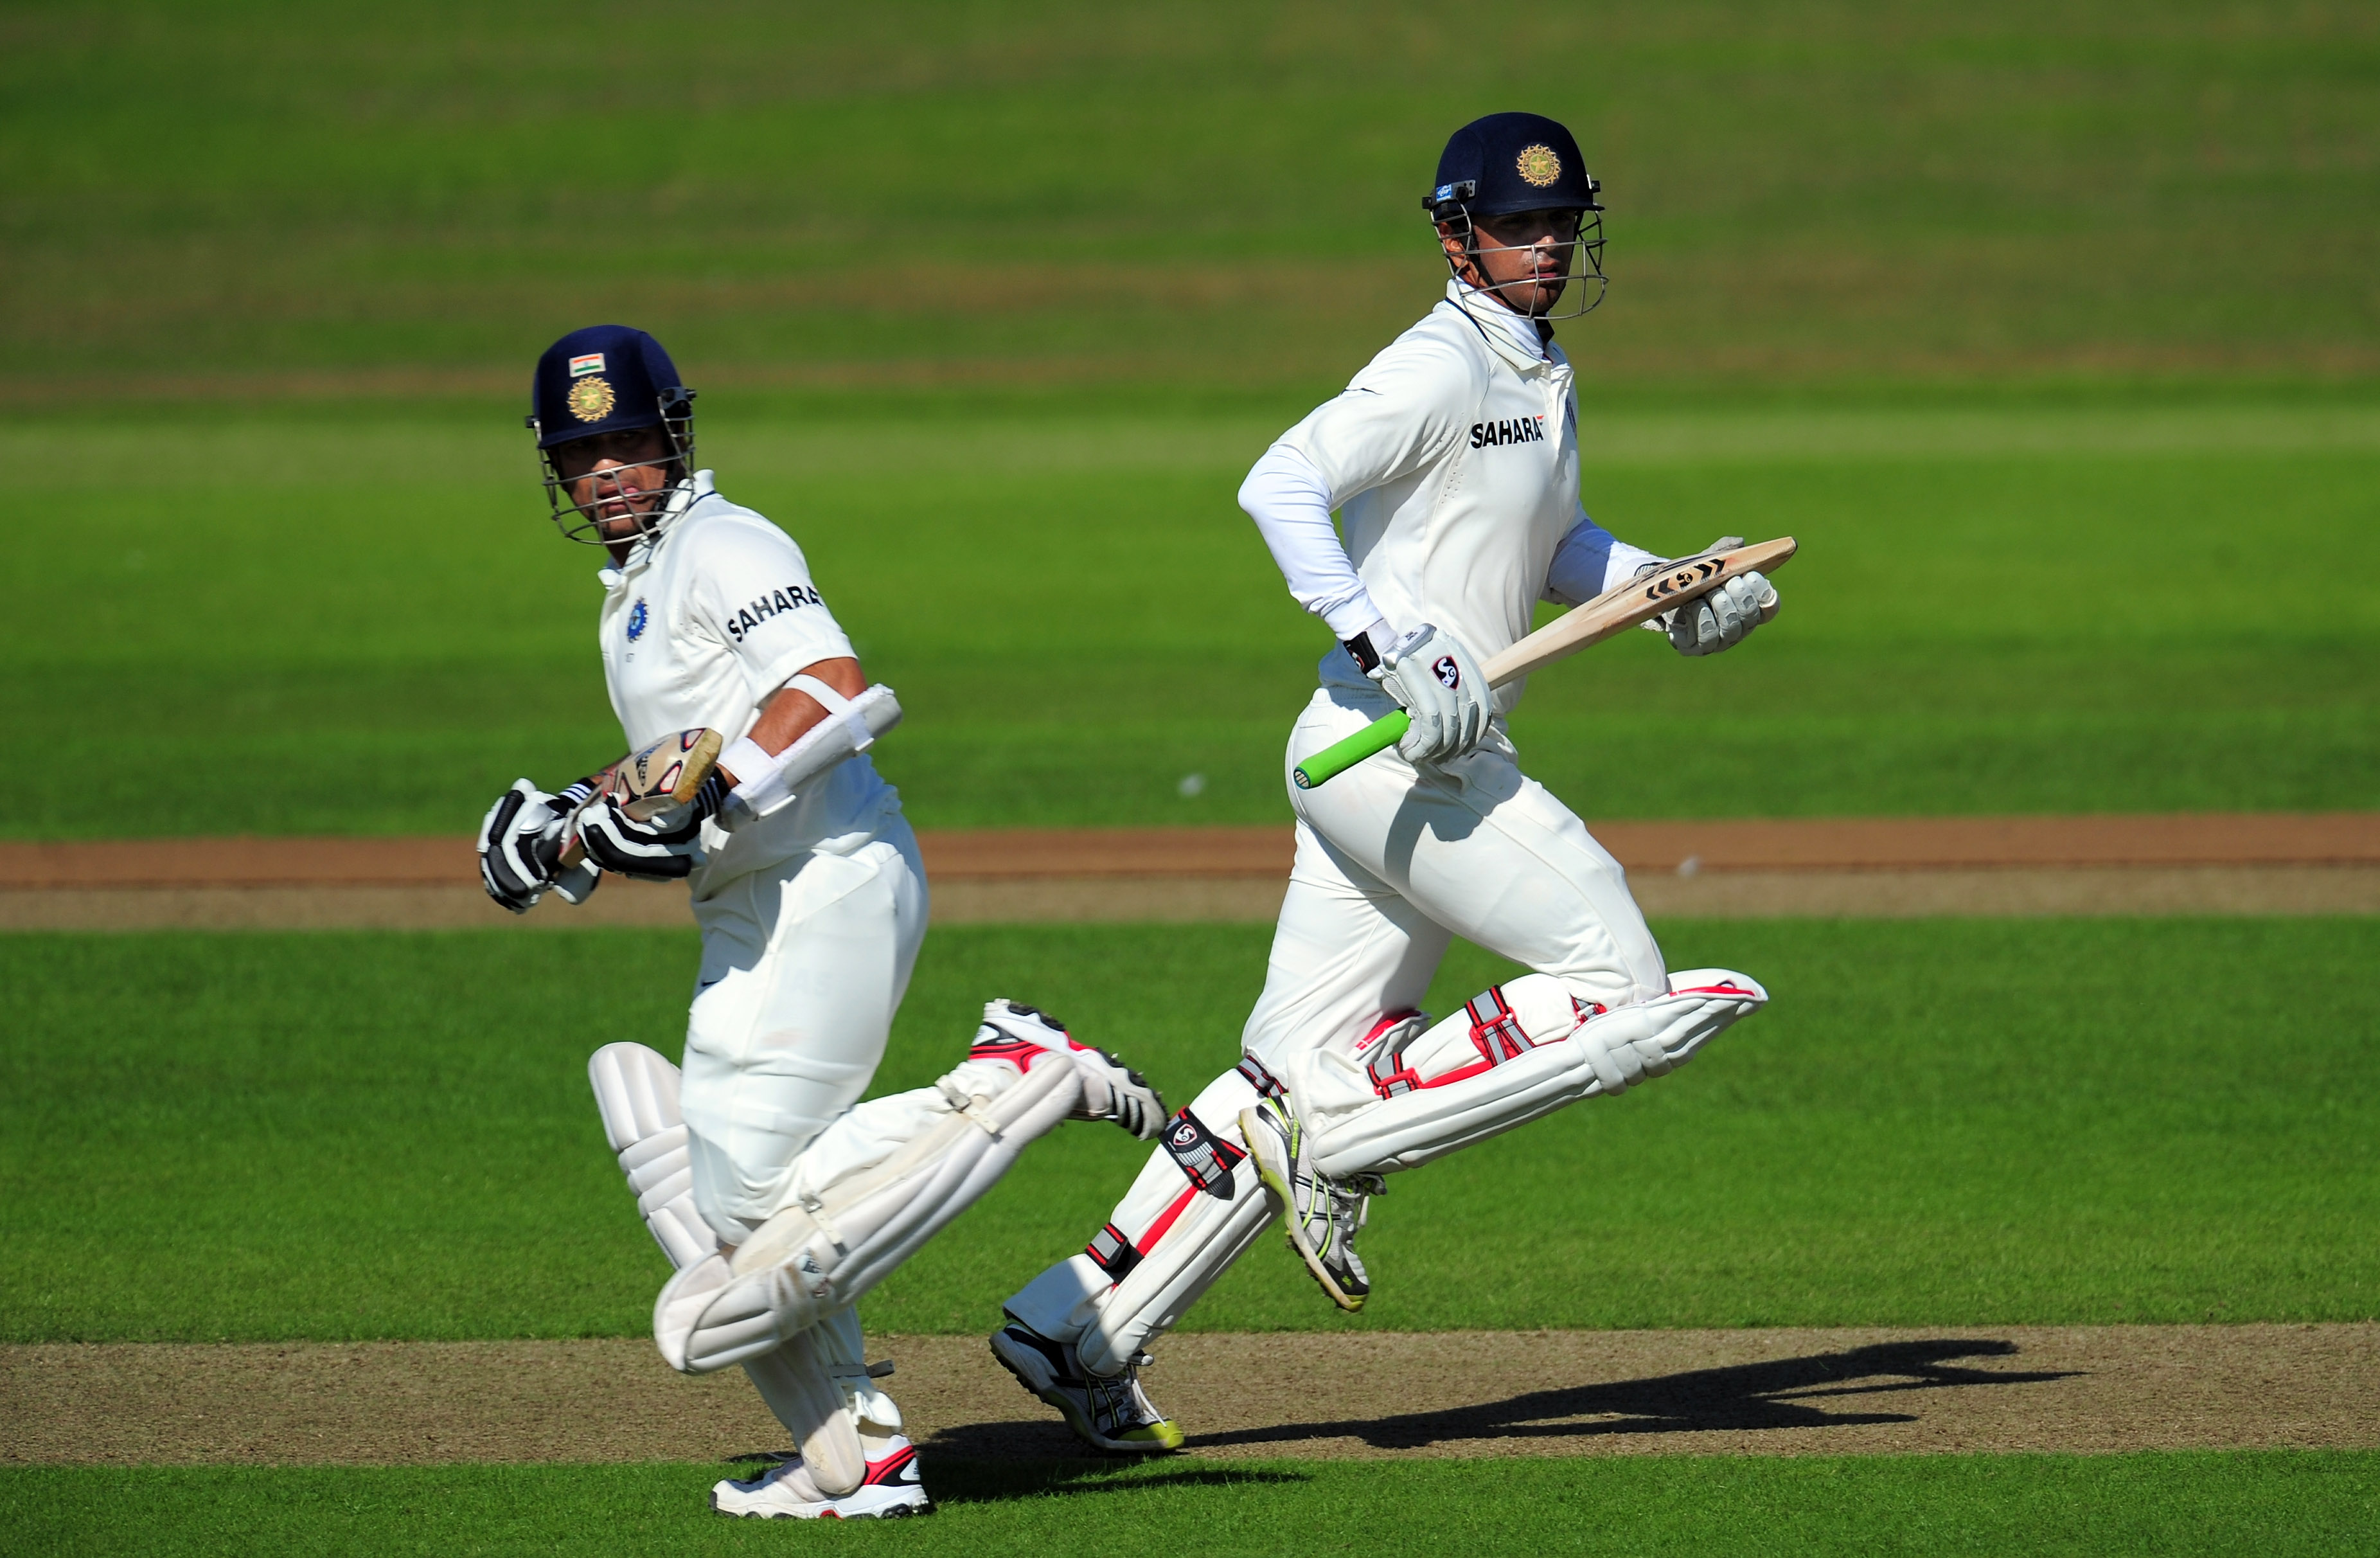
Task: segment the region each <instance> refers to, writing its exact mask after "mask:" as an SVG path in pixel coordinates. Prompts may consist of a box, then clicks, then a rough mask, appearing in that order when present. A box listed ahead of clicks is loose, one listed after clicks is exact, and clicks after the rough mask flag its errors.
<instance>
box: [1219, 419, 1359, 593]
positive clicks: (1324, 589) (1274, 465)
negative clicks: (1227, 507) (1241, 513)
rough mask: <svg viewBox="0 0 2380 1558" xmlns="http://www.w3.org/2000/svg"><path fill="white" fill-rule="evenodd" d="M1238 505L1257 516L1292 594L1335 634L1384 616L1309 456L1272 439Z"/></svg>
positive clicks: (1243, 484) (1242, 488)
mask: <svg viewBox="0 0 2380 1558" xmlns="http://www.w3.org/2000/svg"><path fill="white" fill-rule="evenodd" d="M1240 506H1241V507H1242V508H1244V509H1245V510H1246V511H1247V516H1248V517H1249V518H1251V519H1253V520H1255V521H1256V526H1257V534H1258V535H1260V536H1262V537H1264V543H1265V546H1266V547H1267V549H1269V551H1270V552H1271V553H1272V560H1273V562H1274V563H1275V564H1276V565H1278V566H1279V567H1280V568H1281V578H1283V579H1285V580H1287V581H1288V584H1289V593H1290V595H1291V597H1292V598H1293V599H1294V600H1295V601H1296V602H1297V603H1298V604H1299V605H1301V606H1304V607H1305V609H1306V610H1307V611H1309V612H1312V613H1313V614H1314V615H1317V616H1318V617H1320V618H1321V619H1322V620H1323V621H1325V622H1327V623H1329V624H1330V631H1331V634H1332V636H1333V637H1336V638H1340V639H1352V638H1354V636H1355V635H1356V634H1358V633H1361V632H1364V631H1366V629H1368V628H1369V627H1372V625H1373V624H1375V623H1377V622H1379V621H1381V620H1382V618H1381V615H1380V609H1379V608H1378V606H1376V605H1374V604H1373V603H1372V596H1371V592H1370V591H1369V590H1366V589H1365V588H1364V581H1363V579H1362V578H1358V577H1357V576H1356V573H1355V565H1354V564H1353V563H1351V562H1349V561H1348V560H1347V549H1346V547H1344V546H1342V544H1340V541H1339V531H1338V528H1337V527H1336V526H1334V525H1332V524H1331V522H1330V510H1331V508H1332V507H1333V506H1334V505H1333V504H1332V503H1331V501H1330V487H1329V486H1328V485H1326V484H1325V483H1324V481H1323V480H1322V473H1321V472H1319V471H1318V470H1316V469H1314V462H1313V461H1311V460H1309V459H1307V458H1306V457H1305V456H1304V455H1301V454H1299V453H1298V452H1297V451H1296V450H1295V449H1293V448H1291V447H1290V446H1289V445H1288V444H1274V445H1273V446H1272V447H1271V448H1269V449H1268V450H1266V451H1265V454H1264V458H1262V459H1260V460H1258V461H1257V463H1256V469H1253V470H1250V471H1249V472H1248V479H1247V480H1246V481H1243V482H1241V483H1240Z"/></svg>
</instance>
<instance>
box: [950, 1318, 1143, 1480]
mask: <svg viewBox="0 0 2380 1558" xmlns="http://www.w3.org/2000/svg"><path fill="white" fill-rule="evenodd" d="M991 1356H992V1357H996V1358H998V1359H999V1360H1000V1366H1001V1367H1002V1369H1007V1370H1008V1371H1009V1372H1010V1373H1011V1374H1014V1375H1015V1376H1016V1382H1017V1383H1018V1384H1020V1385H1023V1386H1024V1387H1025V1388H1026V1390H1027V1391H1030V1392H1031V1393H1032V1394H1035V1395H1037V1396H1039V1397H1040V1398H1041V1399H1042V1400H1043V1401H1046V1402H1048V1403H1049V1404H1050V1406H1055V1407H1056V1408H1057V1409H1058V1410H1059V1412H1060V1413H1062V1415H1063V1416H1064V1417H1065V1419H1066V1426H1067V1427H1068V1428H1071V1429H1073V1430H1075V1436H1076V1437H1077V1438H1079V1439H1081V1440H1082V1441H1083V1442H1084V1443H1086V1444H1088V1445H1090V1446H1091V1447H1092V1448H1093V1449H1096V1450H1104V1451H1106V1452H1107V1453H1108V1454H1109V1455H1155V1454H1157V1453H1159V1452H1161V1451H1166V1450H1179V1449H1180V1448H1182V1430H1181V1429H1180V1428H1178V1427H1176V1426H1175V1425H1174V1423H1173V1420H1172V1418H1168V1417H1166V1416H1165V1415H1164V1414H1162V1413H1160V1411H1158V1409H1157V1406H1156V1404H1155V1403H1154V1402H1152V1401H1150V1400H1149V1399H1148V1393H1147V1391H1145V1390H1142V1389H1141V1388H1140V1368H1139V1366H1140V1364H1142V1363H1143V1362H1146V1361H1147V1354H1143V1355H1142V1356H1141V1357H1137V1358H1135V1359H1134V1360H1133V1362H1132V1364H1131V1365H1130V1366H1128V1367H1127V1368H1126V1369H1124V1371H1123V1373H1121V1374H1115V1375H1107V1374H1093V1373H1090V1372H1088V1371H1087V1370H1086V1369H1084V1368H1083V1366H1082V1362H1081V1360H1080V1359H1078V1358H1077V1357H1075V1349H1074V1348H1073V1346H1071V1345H1068V1344H1066V1343H1064V1342H1053V1341H1051V1340H1050V1338H1048V1337H1047V1336H1044V1335H1042V1334H1040V1333H1038V1332H1036V1331H1034V1330H1032V1329H1031V1328H1030V1327H1028V1326H1026V1325H1022V1324H1019V1323H1018V1322H1016V1321H1010V1322H1009V1323H1008V1324H1007V1325H1006V1326H1004V1327H1003V1328H1002V1329H1001V1330H999V1331H995V1332H993V1333H992V1336H991Z"/></svg>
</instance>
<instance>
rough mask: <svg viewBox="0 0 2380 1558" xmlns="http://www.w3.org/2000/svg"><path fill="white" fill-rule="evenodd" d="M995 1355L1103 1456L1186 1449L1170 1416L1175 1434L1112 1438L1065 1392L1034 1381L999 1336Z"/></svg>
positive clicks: (1027, 1391) (1168, 1421) (1168, 1424)
mask: <svg viewBox="0 0 2380 1558" xmlns="http://www.w3.org/2000/svg"><path fill="white" fill-rule="evenodd" d="M991 1356H992V1360H993V1361H994V1362H996V1363H998V1364H999V1365H1000V1366H1001V1367H1002V1369H1007V1370H1008V1372H1009V1374H1010V1375H1011V1376H1012V1377H1014V1379H1015V1381H1016V1382H1017V1383H1018V1384H1019V1385H1021V1386H1023V1387H1024V1389H1025V1394H1027V1395H1029V1396H1031V1397H1032V1398H1033V1399H1034V1400H1036V1401H1038V1402H1039V1403H1041V1404H1042V1405H1043V1406H1054V1407H1056V1408H1057V1410H1058V1415H1059V1416H1060V1417H1062V1418H1065V1419H1066V1426H1067V1427H1068V1428H1070V1429H1072V1430H1074V1432H1075V1438H1077V1439H1079V1440H1081V1441H1082V1442H1084V1443H1086V1444H1087V1445H1089V1446H1090V1447H1091V1448H1092V1449H1094V1450H1097V1451H1099V1453H1100V1454H1101V1455H1169V1454H1171V1453H1172V1452H1173V1451H1175V1450H1179V1449H1180V1448H1182V1437H1183V1435H1182V1430H1180V1429H1179V1428H1175V1427H1174V1425H1173V1420H1172V1418H1167V1419H1165V1426H1166V1427H1167V1428H1168V1429H1172V1433H1171V1434H1164V1435H1160V1437H1159V1438H1156V1439H1147V1440H1130V1439H1109V1438H1107V1437H1106V1436H1104V1435H1102V1434H1101V1433H1099V1431H1098V1430H1095V1429H1093V1428H1092V1427H1091V1425H1090V1424H1089V1423H1088V1422H1087V1420H1085V1418H1084V1417H1083V1414H1082V1410H1081V1408H1079V1407H1077V1406H1075V1404H1074V1403H1073V1402H1072V1401H1070V1400H1068V1399H1067V1398H1066V1396H1065V1394H1064V1393H1063V1392H1061V1391H1059V1390H1057V1389H1055V1388H1054V1387H1053V1388H1050V1389H1048V1390H1044V1389H1043V1388H1042V1387H1041V1386H1039V1385H1038V1384H1036V1383H1034V1382H1033V1381H1032V1379H1031V1378H1030V1377H1029V1376H1028V1375H1027V1374H1026V1371H1025V1369H1024V1367H1023V1366H1022V1365H1020V1364H1017V1363H1014V1362H1012V1361H1010V1359H1009V1357H1008V1354H1007V1353H1006V1352H1004V1351H1002V1348H1001V1345H1000V1338H999V1337H998V1336H997V1335H995V1336H994V1337H993V1338H992V1339H991Z"/></svg>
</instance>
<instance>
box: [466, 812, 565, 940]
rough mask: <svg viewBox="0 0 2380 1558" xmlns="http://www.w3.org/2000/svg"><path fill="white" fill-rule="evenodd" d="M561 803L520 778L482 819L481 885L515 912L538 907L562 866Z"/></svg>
mask: <svg viewBox="0 0 2380 1558" xmlns="http://www.w3.org/2000/svg"><path fill="white" fill-rule="evenodd" d="M556 800H557V797H553V796H549V795H547V794H546V793H545V792H544V791H542V790H540V789H539V788H538V787H537V786H536V785H532V784H530V783H529V782H528V780H526V779H516V780H514V781H513V787H512V788H511V789H509V790H506V791H505V792H504V794H503V795H501V796H499V797H496V803H495V805H493V806H492V807H490V808H488V814H487V815H486V816H485V817H482V818H481V819H480V840H479V850H480V886H482V887H484V888H486V889H487V892H488V896H489V897H491V898H493V899H494V900H495V901H496V902H498V903H499V904H502V905H503V906H504V907H506V908H508V909H510V910H512V911H513V913H515V914H527V913H528V911H529V910H530V909H531V908H534V907H536V906H537V902H538V900H539V899H540V898H542V897H543V896H545V893H546V889H548V888H550V887H552V886H553V878H554V873H555V871H556V870H558V869H559V868H560V866H561V863H562V831H563V822H564V809H562V808H560V807H558V806H557V805H556Z"/></svg>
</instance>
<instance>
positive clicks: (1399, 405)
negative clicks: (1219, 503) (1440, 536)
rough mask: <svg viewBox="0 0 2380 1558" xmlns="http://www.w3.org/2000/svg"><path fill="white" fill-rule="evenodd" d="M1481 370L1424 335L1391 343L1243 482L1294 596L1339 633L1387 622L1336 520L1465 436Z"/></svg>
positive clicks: (1246, 500) (1243, 496)
mask: <svg viewBox="0 0 2380 1558" xmlns="http://www.w3.org/2000/svg"><path fill="white" fill-rule="evenodd" d="M1484 373H1485V370H1484V369H1483V368H1482V367H1481V366H1480V365H1479V364H1478V363H1476V362H1475V361H1473V360H1472V359H1469V358H1468V357H1466V356H1464V355H1463V353H1461V352H1459V351H1456V350H1453V349H1451V348H1450V347H1447V346H1446V345H1445V344H1443V343H1442V342H1438V341H1435V340H1432V339H1429V338H1427V337H1415V336H1410V335H1409V336H1405V337H1403V338H1401V339H1399V340H1397V341H1395V342H1393V343H1391V344H1390V347H1388V349H1386V350H1385V351H1383V352H1381V353H1380V355H1379V356H1378V357H1376V358H1374V359H1372V360H1371V362H1370V363H1368V364H1367V365H1366V367H1365V369H1364V371H1362V372H1360V373H1358V374H1356V375H1355V378H1354V382H1353V383H1350V384H1349V385H1348V386H1347V388H1346V389H1345V390H1344V391H1343V392H1342V393H1341V394H1340V395H1338V396H1335V397H1334V398H1332V399H1330V400H1327V401H1325V402H1323V403H1322V404H1321V405H1320V406H1318V407H1316V408H1314V409H1313V410H1312V411H1311V412H1309V413H1307V415H1306V417H1305V420H1303V421H1301V422H1299V423H1298V424H1297V425H1296V426H1295V427H1293V428H1291V429H1290V430H1289V431H1288V432H1285V433H1282V434H1281V437H1280V438H1279V439H1278V440H1277V441H1275V443H1274V444H1273V446H1272V447H1271V448H1270V449H1269V450H1267V451H1266V453H1265V456H1264V458H1263V459H1261V460H1258V461H1257V465H1256V469H1253V470H1251V471H1250V472H1249V473H1248V480H1247V481H1246V482H1245V483H1244V484H1242V486H1241V488H1240V506H1241V507H1242V508H1244V509H1246V510H1247V512H1248V517H1250V518H1252V519H1254V520H1255V521H1256V522H1257V529H1258V531H1260V532H1261V533H1262V534H1263V536H1264V539H1265V544H1266V545H1267V546H1268V547H1269V548H1270V549H1271V551H1272V554H1273V560H1274V561H1275V562H1276V563H1278V564H1279V565H1280V566H1281V575H1282V577H1283V578H1286V579H1287V580H1288V582H1289V589H1290V593H1291V594H1292V595H1293V596H1294V597H1295V598H1296V600H1297V603H1298V604H1300V605H1302V606H1304V607H1305V609H1306V610H1307V611H1309V612H1312V613H1314V614H1315V615H1318V616H1319V617H1321V618H1322V619H1323V620H1324V621H1325V622H1327V623H1329V624H1330V631H1331V632H1332V633H1333V634H1334V635H1335V636H1337V637H1338V638H1340V639H1353V638H1354V637H1355V636H1356V635H1357V634H1359V633H1363V632H1366V631H1367V630H1369V629H1371V628H1373V627H1376V626H1382V625H1383V620H1384V619H1383V614H1382V613H1381V611H1380V610H1379V608H1378V606H1377V605H1376V604H1375V603H1373V601H1372V599H1371V596H1370V594H1369V593H1368V592H1367V591H1366V590H1365V587H1364V583H1363V580H1362V578H1361V577H1360V576H1359V575H1358V574H1357V573H1356V571H1355V567H1354V564H1353V563H1352V562H1351V561H1350V560H1349V559H1348V556H1347V549H1346V548H1345V546H1344V545H1342V543H1341V542H1340V539H1339V533H1338V531H1337V529H1335V528H1333V526H1332V525H1331V522H1330V513H1331V510H1333V509H1335V508H1337V507H1338V506H1340V505H1342V504H1344V503H1346V502H1347V501H1348V500H1349V499H1351V498H1354V497H1355V496H1357V495H1359V494H1361V493H1367V492H1370V491H1371V490H1372V489H1373V488H1375V487H1380V486H1385V485H1387V484H1388V483H1390V482H1391V481H1399V480H1401V479H1403V478H1404V477H1407V476H1411V475H1412V474H1414V473H1415V471H1418V470H1421V469H1424V468H1425V467H1427V466H1428V465H1430V464H1431V463H1432V462H1434V461H1436V460H1439V459H1440V458H1442V457H1444V456H1446V454H1447V453H1448V452H1449V451H1451V450H1452V449H1453V448H1454V447H1455V445H1456V444H1457V443H1458V442H1459V441H1460V440H1461V439H1462V437H1463V430H1464V428H1465V427H1466V426H1467V425H1468V421H1469V419H1470V416H1471V413H1472V411H1473V410H1474V409H1475V408H1476V407H1477V405H1478V403H1479V397H1480V396H1481V394H1482V393H1483V392H1484V390H1485V386H1486V381H1485V379H1484V377H1483V375H1484Z"/></svg>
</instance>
